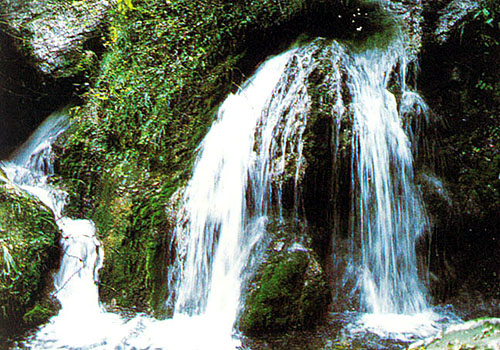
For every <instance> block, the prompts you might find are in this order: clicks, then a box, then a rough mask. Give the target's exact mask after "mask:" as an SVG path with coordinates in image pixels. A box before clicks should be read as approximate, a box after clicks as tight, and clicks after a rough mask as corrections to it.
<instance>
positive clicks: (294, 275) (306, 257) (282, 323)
mask: <svg viewBox="0 0 500 350" xmlns="http://www.w3.org/2000/svg"><path fill="white" fill-rule="evenodd" d="M270 255H271V257H270V258H269V259H268V260H267V261H266V262H265V263H264V264H263V265H262V266H261V267H260V271H259V272H258V273H257V276H256V282H255V283H254V285H253V287H252V288H251V290H250V292H249V294H248V297H247V299H246V303H245V309H244V311H243V314H242V316H241V319H240V328H241V330H242V331H243V332H245V333H246V334H251V335H262V334H268V333H273V332H281V331H285V330H290V329H308V328H311V327H312V326H315V325H316V324H317V323H318V322H319V321H320V320H321V319H322V315H323V314H324V312H325V310H326V309H327V305H328V302H329V299H330V293H329V290H328V286H327V283H326V279H325V276H324V272H323V269H322V267H321V265H320V264H319V263H318V261H317V259H316V257H315V255H314V253H313V252H312V251H311V250H310V249H307V248H305V247H304V246H303V245H301V244H298V243H294V244H291V245H289V246H288V247H287V248H286V249H283V250H282V251H280V252H276V251H271V252H270Z"/></svg>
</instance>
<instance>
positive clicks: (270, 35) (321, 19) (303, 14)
mask: <svg viewBox="0 0 500 350" xmlns="http://www.w3.org/2000/svg"><path fill="white" fill-rule="evenodd" d="M393 24H394V19H393V17H392V15H390V14H389V13H388V12H387V11H385V10H384V9H383V8H381V7H380V5H379V4H377V3H370V4H366V3H363V1H359V0H358V1H346V3H344V2H340V1H338V2H334V1H321V0H318V1H312V2H310V3H309V6H308V7H306V8H304V9H303V10H302V11H298V12H297V13H296V14H295V15H294V16H293V17H292V18H290V19H289V20H287V21H286V22H284V23H282V24H277V25H275V26H270V27H268V28H261V27H257V26H256V27H253V28H250V29H249V31H248V33H247V34H246V36H245V39H244V41H243V42H242V45H241V47H242V48H244V50H245V52H244V55H243V59H242V60H240V62H239V65H238V66H239V69H240V71H241V72H242V74H243V76H250V75H251V73H252V72H253V71H254V70H255V67H257V66H258V65H259V64H260V63H262V62H264V60H265V59H266V58H267V57H269V56H271V55H276V54H279V53H280V52H283V51H284V50H286V49H287V48H289V47H290V46H291V45H292V44H294V43H295V42H297V41H301V42H308V41H310V40H313V39H315V38H317V37H323V38H327V39H335V40H339V41H344V42H350V43H356V44H357V46H359V47H361V46H363V44H364V43H365V42H367V41H368V40H369V39H370V38H371V37H372V36H374V35H376V34H379V33H381V32H384V31H385V30H386V29H387V28H388V27H389V26H391V25H393Z"/></svg>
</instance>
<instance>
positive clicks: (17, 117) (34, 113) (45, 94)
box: [0, 28, 74, 159]
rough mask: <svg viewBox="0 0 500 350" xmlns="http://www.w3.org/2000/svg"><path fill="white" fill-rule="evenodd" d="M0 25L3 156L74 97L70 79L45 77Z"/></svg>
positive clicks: (0, 146) (0, 156)
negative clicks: (56, 80) (55, 79)
mask: <svg viewBox="0 0 500 350" xmlns="http://www.w3.org/2000/svg"><path fill="white" fill-rule="evenodd" d="M14 41H15V38H13V37H12V36H10V35H8V34H7V33H6V32H4V31H2V29H1V28H0V159H5V158H7V157H8V156H9V154H10V153H11V152H12V151H14V150H15V149H16V147H17V146H19V145H20V144H21V143H22V142H24V141H25V140H26V139H27V138H28V136H29V135H30V134H31V132H33V131H34V130H35V129H36V127H37V126H38V125H39V124H40V123H41V122H42V121H43V120H44V119H45V118H46V117H47V116H48V115H49V114H50V113H52V112H53V111H54V110H56V109H58V108H60V107H61V106H63V105H64V104H66V103H68V101H69V100H70V99H71V97H72V93H73V91H74V86H73V85H72V83H71V82H70V81H67V80H64V81H58V82H57V83H56V82H55V81H54V80H50V79H44V77H42V76H41V75H40V73H39V72H38V71H37V70H36V69H35V68H34V67H33V66H32V65H31V62H30V61H29V60H28V59H27V58H26V57H25V56H23V55H22V54H21V53H20V52H19V51H18V48H17V47H16V45H15V42H14Z"/></svg>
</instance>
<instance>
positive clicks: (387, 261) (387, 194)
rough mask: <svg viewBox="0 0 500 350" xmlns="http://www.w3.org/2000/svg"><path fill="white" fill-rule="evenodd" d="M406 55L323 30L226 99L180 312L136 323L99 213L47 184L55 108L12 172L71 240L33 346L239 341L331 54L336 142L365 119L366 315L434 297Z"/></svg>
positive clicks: (192, 211) (190, 219)
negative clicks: (409, 125)
mask: <svg viewBox="0 0 500 350" xmlns="http://www.w3.org/2000/svg"><path fill="white" fill-rule="evenodd" d="M405 60H406V55H405V50H404V45H403V42H402V41H399V40H396V41H395V42H394V43H393V44H392V45H391V46H390V47H389V48H388V49H386V50H378V49H373V50H367V51H365V52H362V53H350V52H349V50H348V49H346V48H344V47H342V45H340V44H338V43H336V42H331V43H327V42H326V41H324V40H319V41H315V42H313V43H311V44H309V45H306V46H303V47H301V48H295V49H291V50H289V51H287V52H285V53H283V54H281V55H278V56H276V57H273V58H271V59H269V60H268V61H266V62H265V63H264V64H263V65H262V66H261V67H260V68H259V70H258V71H257V72H256V73H255V75H254V76H253V77H252V78H251V79H249V80H248V82H247V83H246V84H245V85H244V86H243V88H242V89H241V90H240V91H238V92H237V93H236V94H233V95H230V96H229V97H228V98H227V99H226V101H225V102H224V103H223V104H222V105H221V107H220V109H219V112H218V116H217V120H216V121H215V122H214V124H213V126H212V128H211V129H210V131H209V132H208V134H207V136H206V137H205V139H204V140H203V142H202V144H201V145H200V147H199V150H198V155H197V160H196V162H195V165H194V169H193V175H192V178H191V180H190V181H189V183H188V185H187V187H186V189H185V191H184V197H183V202H182V204H183V208H182V210H181V211H180V214H179V217H178V224H177V227H176V229H175V232H174V237H175V242H174V243H175V246H176V251H177V261H176V264H175V266H173V267H172V268H173V271H172V274H171V275H172V276H174V281H172V285H173V286H174V291H173V294H172V296H171V298H172V300H174V301H175V302H174V304H173V306H174V315H173V318H172V319H169V320H165V321H158V320H153V319H151V318H149V317H146V316H137V317H136V318H134V319H133V320H130V321H128V322H125V321H123V320H121V319H120V318H119V317H118V316H117V315H114V314H111V313H106V312H104V311H103V310H102V308H101V306H100V304H99V300H98V294H97V287H96V284H95V281H96V279H97V270H98V269H99V267H100V264H101V262H102V258H103V257H102V249H100V248H99V242H98V241H97V239H96V237H95V228H94V227H93V224H92V222H90V221H88V220H70V219H68V218H62V217H61V213H62V209H63V206H64V198H65V196H64V194H63V192H61V191H57V190H54V189H53V188H51V187H50V186H48V185H47V177H48V176H49V175H50V174H51V173H52V170H51V168H50V161H49V155H50V145H51V143H52V141H53V140H54V139H55V138H56V137H57V135H59V134H60V133H61V132H62V131H63V130H64V127H63V125H64V123H63V121H64V120H65V119H64V118H62V117H57V118H56V117H54V118H53V119H49V120H48V122H47V124H44V125H45V126H43V127H42V128H41V129H40V130H41V131H40V132H39V136H40V137H37V136H34V137H33V138H32V141H30V142H28V143H27V145H26V146H23V148H22V149H21V150H20V151H19V152H18V154H17V155H16V156H15V157H14V158H13V159H12V161H11V162H10V163H8V164H5V165H4V168H5V170H6V172H7V173H8V174H9V178H10V179H11V180H12V181H13V182H15V183H17V184H18V185H19V186H20V187H22V188H24V189H25V190H26V191H28V192H30V193H33V194H35V195H37V196H38V197H39V198H41V199H42V200H43V201H44V202H45V203H47V205H48V206H49V207H50V208H52V210H53V211H54V215H55V217H56V219H57V222H58V224H59V226H60V228H61V229H62V231H63V238H62V242H61V243H62V246H63V248H64V250H65V252H66V254H65V256H64V257H63V261H62V265H61V269H60V271H59V272H58V274H57V275H56V276H55V290H56V295H57V297H58V299H59V300H60V302H61V304H62V309H61V311H60V313H59V315H58V316H56V317H54V318H53V319H52V320H51V321H50V323H49V324H48V325H46V326H44V327H43V328H42V329H41V330H40V331H39V332H38V334H37V336H36V337H35V338H34V339H32V340H31V341H30V343H29V344H28V345H27V346H33V347H34V348H37V349H52V348H61V347H70V348H71V347H72V348H75V347H77V348H84V349H89V348H92V349H115V348H121V349H128V348H133V349H136V348H137V349H143V348H166V349H169V350H176V349H183V350H185V349H187V350H197V349H200V350H201V349H204V350H206V349H225V348H226V349H234V348H236V347H237V346H238V344H239V342H238V340H237V339H236V338H234V337H233V333H234V331H233V327H234V323H235V321H236V319H237V316H238V312H239V309H240V304H241V300H240V299H241V294H242V289H243V283H244V281H245V279H246V277H247V274H248V273H249V272H248V271H246V269H247V268H248V265H249V261H250V260H251V259H250V257H251V256H253V255H254V253H255V251H258V250H259V248H261V247H262V246H263V245H264V243H263V242H265V241H266V234H265V230H266V224H267V221H268V216H269V215H270V214H271V210H272V209H273V208H274V206H273V204H274V205H276V207H277V208H279V207H280V205H279V204H280V200H281V198H280V197H281V183H280V181H279V178H280V177H282V176H284V174H285V173H286V172H287V171H289V170H290V169H289V168H290V163H293V165H292V166H291V168H292V169H293V175H292V176H294V178H295V184H296V191H297V184H298V182H299V179H300V176H301V171H302V163H303V158H302V147H303V146H302V137H303V133H304V130H305V126H306V123H307V117H308V113H309V111H310V107H311V94H310V92H309V91H308V86H309V85H308V79H309V77H310V75H311V73H312V72H313V71H314V70H315V69H316V68H318V67H319V68H321V69H323V67H321V64H322V62H323V63H324V62H326V61H329V62H330V63H331V64H330V65H331V66H332V67H333V69H332V71H331V72H329V73H328V74H327V75H326V78H325V80H324V82H323V84H324V85H325V86H327V87H328V88H329V89H330V90H331V91H332V92H331V95H332V97H333V98H335V99H336V100H335V103H334V106H333V110H332V118H333V119H334V120H333V124H334V128H333V132H334V135H332V138H333V139H335V140H336V142H337V146H338V139H339V136H338V133H339V130H340V123H341V119H342V118H343V117H344V116H345V115H346V113H349V115H350V117H351V119H352V124H353V133H352V134H353V139H352V144H353V158H352V167H353V175H352V176H353V178H352V182H353V190H354V193H355V194H356V196H355V198H354V199H353V201H354V203H353V207H354V208H355V216H354V220H353V221H354V222H355V224H354V225H353V235H357V234H359V237H360V242H361V257H360V261H359V262H358V265H357V266H359V267H360V269H359V270H360V271H361V272H360V274H359V276H358V277H359V278H358V288H359V290H360V294H361V304H362V307H363V309H364V311H366V312H368V313H369V315H371V316H367V317H365V318H364V319H363V323H364V325H365V326H366V327H367V328H368V329H372V330H373V329H376V328H377V327H378V326H379V325H380V315H389V317H390V318H391V319H394V317H395V316H394V315H396V314H398V315H409V316H415V315H421V314H423V313H425V312H426V311H427V310H428V306H427V303H426V300H425V291H424V288H423V286H422V284H421V283H420V282H419V280H418V272H417V262H416V254H415V240H416V239H417V237H418V236H419V235H421V234H422V232H423V231H424V230H425V225H426V218H425V214H424V208H423V205H422V203H421V200H420V197H419V195H418V191H417V190H416V188H415V185H414V184H413V170H412V169H413V164H412V163H413V159H412V154H411V149H410V141H409V139H408V137H407V136H406V134H405V132H404V129H403V127H402V124H403V123H402V120H401V119H402V117H403V115H404V114H405V113H407V112H408V109H411V106H409V105H408V103H407V104H400V105H404V106H405V108H404V111H403V109H401V110H400V111H398V104H397V102H396V97H395V96H394V95H393V94H391V93H390V92H389V91H388V85H389V81H390V77H391V74H393V73H396V76H397V77H399V78H400V79H399V82H397V83H398V84H399V85H400V88H399V90H400V91H398V92H399V93H400V94H401V96H403V99H404V96H410V95H411V96H416V95H415V94H416V93H415V92H411V91H409V89H408V88H407V87H406V85H405V82H404V80H405V79H404V74H403V73H404V71H405V70H406V62H405ZM339 67H342V68H339ZM398 67H399V71H398ZM402 72H403V73H402ZM344 76H346V77H347V80H346V81H345V86H342V77H344ZM396 85H397V84H396ZM344 91H348V94H349V95H350V96H349V101H350V103H349V104H347V103H344V100H347V99H346V98H347V96H342V94H343V93H344ZM405 94H406V95H405ZM419 101H421V99H419ZM34 140H38V141H34ZM334 154H335V155H337V154H338V153H337V152H336V151H335V152H334ZM35 164H36V165H35ZM40 164H44V165H43V166H41V165H40ZM298 200H299V197H298V196H296V201H298ZM273 215H274V216H278V217H279V216H280V215H281V213H280V212H278V213H273ZM297 215H298V214H297ZM373 315H375V317H372V316H373ZM398 320H399V319H398ZM403 322H405V323H407V322H410V323H411V322H413V321H411V320H410V321H409V320H404V321H403ZM428 324H429V321H428V319H427V318H426V319H425V320H424V321H422V322H420V321H419V322H417V325H416V326H415V327H413V328H411V329H409V330H403V332H407V333H419V332H420V333H422V332H424V331H422V329H424V328H425V327H426V326H427V325H428ZM383 327H384V325H382V328H383ZM416 328H420V329H416ZM430 328H432V325H431V326H430ZM432 330H433V328H432ZM425 331H427V330H425ZM389 332H392V330H389ZM394 332H398V330H396V331H394Z"/></svg>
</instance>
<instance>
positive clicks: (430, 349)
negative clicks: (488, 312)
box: [410, 317, 500, 350]
mask: <svg viewBox="0 0 500 350" xmlns="http://www.w3.org/2000/svg"><path fill="white" fill-rule="evenodd" d="M499 344H500V319H498V318H487V317H485V318H480V319H476V320H472V321H468V322H465V323H463V324H458V325H453V326H450V327H448V329H446V330H445V331H444V332H442V333H441V334H439V335H438V336H436V337H435V338H431V339H427V340H422V341H419V342H416V343H414V344H412V345H411V346H410V349H419V350H438V349H450V350H459V349H477V350H489V349H497V348H498V345H499Z"/></svg>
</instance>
